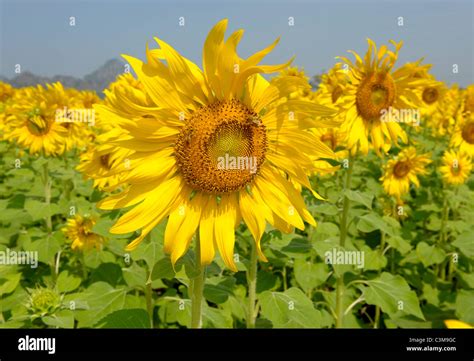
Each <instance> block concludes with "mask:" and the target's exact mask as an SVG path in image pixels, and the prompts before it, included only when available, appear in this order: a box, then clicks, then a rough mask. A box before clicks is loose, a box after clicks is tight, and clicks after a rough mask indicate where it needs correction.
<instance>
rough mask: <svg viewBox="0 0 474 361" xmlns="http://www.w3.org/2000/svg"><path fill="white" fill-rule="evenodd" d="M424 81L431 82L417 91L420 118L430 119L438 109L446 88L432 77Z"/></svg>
mask: <svg viewBox="0 0 474 361" xmlns="http://www.w3.org/2000/svg"><path fill="white" fill-rule="evenodd" d="M426 79H427V80H428V81H429V80H431V81H430V82H429V83H427V84H425V85H424V86H422V87H420V89H419V97H420V98H421V99H422V107H421V108H420V110H421V115H422V116H426V117H430V116H432V115H433V113H434V112H436V110H437V109H438V107H439V104H440V103H441V100H442V99H443V98H444V96H445V94H446V91H447V88H446V85H445V84H444V83H442V82H438V81H436V80H435V79H434V77H433V76H429V77H427V78H426Z"/></svg>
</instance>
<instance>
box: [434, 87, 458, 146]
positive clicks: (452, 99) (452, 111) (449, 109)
mask: <svg viewBox="0 0 474 361" xmlns="http://www.w3.org/2000/svg"><path fill="white" fill-rule="evenodd" d="M460 107H461V92H460V90H459V87H458V86H457V85H453V86H452V87H451V88H449V89H447V90H446V91H445V93H444V96H443V97H442V98H441V99H440V101H439V102H438V106H437V108H436V110H435V111H434V112H433V113H432V114H431V116H430V117H428V119H427V125H428V126H429V127H430V128H431V131H432V133H433V134H434V135H435V136H441V137H442V136H445V135H446V134H452V132H453V130H454V126H455V124H456V118H457V115H458V112H459V109H460Z"/></svg>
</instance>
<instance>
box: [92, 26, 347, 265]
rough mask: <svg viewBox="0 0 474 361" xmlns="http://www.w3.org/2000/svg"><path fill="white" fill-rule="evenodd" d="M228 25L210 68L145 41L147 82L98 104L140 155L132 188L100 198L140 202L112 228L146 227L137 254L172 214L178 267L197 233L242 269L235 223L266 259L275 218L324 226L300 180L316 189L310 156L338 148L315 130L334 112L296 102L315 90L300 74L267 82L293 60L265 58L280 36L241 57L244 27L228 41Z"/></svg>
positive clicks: (109, 204) (126, 178) (169, 231)
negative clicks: (266, 61)
mask: <svg viewBox="0 0 474 361" xmlns="http://www.w3.org/2000/svg"><path fill="white" fill-rule="evenodd" d="M226 28H227V20H222V21H220V22H219V23H218V24H217V25H215V26H214V28H213V29H212V30H211V31H210V33H209V35H208V37H207V39H206V42H205V44H204V52H203V70H201V69H200V68H199V67H198V66H197V65H196V64H194V63H192V62H191V61H190V60H188V59H186V58H185V57H183V56H182V55H181V54H179V53H178V52H177V51H176V50H175V49H173V48H172V47H171V46H170V45H168V44H167V43H166V42H164V41H163V40H161V39H155V40H156V41H157V43H158V45H159V47H160V48H159V49H155V50H150V49H148V48H147V51H146V55H147V62H146V63H144V62H142V61H141V60H138V59H136V58H133V57H131V56H124V57H125V59H126V60H127V61H128V62H129V63H130V64H131V66H132V67H133V69H134V71H135V73H136V74H137V76H138V79H139V82H138V83H137V84H139V85H140V86H139V87H140V89H135V90H132V91H123V92H120V95H117V99H118V97H120V100H121V104H118V103H117V102H114V101H111V102H108V103H107V104H105V105H99V106H96V107H95V109H96V110H97V111H98V116H99V118H101V119H107V120H108V121H110V122H113V123H114V124H115V125H116V127H117V128H120V129H121V130H122V131H123V133H121V134H115V135H110V136H109V137H108V139H107V143H108V144H112V145H114V146H116V147H118V148H125V149H128V150H131V151H132V152H133V153H132V154H131V155H130V156H129V159H130V167H129V168H128V169H126V170H125V171H124V173H123V174H122V177H121V179H120V182H119V184H118V185H120V186H123V187H124V191H122V192H120V193H117V194H114V195H113V196H110V197H109V198H106V199H105V200H103V201H102V202H100V204H99V206H100V207H101V208H103V209H116V208H123V207H132V208H131V209H130V210H129V211H128V212H127V213H125V214H124V215H123V216H122V217H121V218H120V219H119V220H118V221H117V223H116V224H115V225H114V226H113V227H112V229H111V232H112V233H119V234H120V233H129V232H132V231H135V230H139V229H141V234H140V236H139V237H138V238H136V239H135V240H133V241H132V243H130V244H129V245H128V247H127V249H128V250H131V249H133V248H135V247H137V246H138V244H139V243H140V242H141V241H142V240H143V238H144V237H145V236H146V235H147V234H148V233H149V232H150V231H151V230H152V229H153V227H155V226H156V225H157V224H158V223H159V222H161V221H163V220H164V219H165V218H167V217H168V222H167V226H166V231H165V239H164V247H165V251H166V252H167V253H169V254H170V255H171V260H172V262H173V263H174V262H176V261H177V260H178V259H179V258H180V257H181V256H183V255H184V253H185V252H186V251H187V249H188V248H189V246H190V244H191V241H192V238H193V235H194V234H195V233H196V232H199V236H200V242H201V247H200V252H201V255H200V259H201V262H202V264H209V263H210V262H211V261H212V260H213V259H214V256H215V253H216V251H219V253H220V255H221V258H222V260H223V261H224V262H225V264H226V265H227V266H228V267H229V268H231V269H232V270H236V266H235V263H234V255H233V251H234V242H235V235H234V229H235V228H236V227H237V226H238V225H239V224H240V222H241V220H243V221H244V222H245V223H246V224H247V225H248V227H249V229H250V231H251V233H252V235H253V237H254V239H255V241H256V244H257V250H258V252H259V256H260V258H261V259H265V256H264V255H263V253H262V251H261V249H260V239H261V237H262V234H263V232H264V230H265V224H266V222H269V223H270V224H272V225H273V226H274V227H276V228H278V229H281V230H282V231H284V232H291V231H292V230H293V227H297V228H299V229H303V228H304V222H308V223H310V224H315V221H314V219H313V217H312V216H311V215H310V213H309V212H308V211H307V209H306V207H305V204H304V201H303V198H302V197H301V195H300V194H299V192H298V191H297V190H296V189H295V187H294V186H293V185H292V181H296V182H297V183H298V184H300V185H303V186H305V187H307V188H309V189H311V185H310V183H309V180H308V177H307V174H309V173H310V172H311V171H312V169H314V164H313V162H312V157H314V156H318V155H319V156H321V155H324V156H325V157H328V158H331V157H333V156H334V153H333V152H332V150H331V149H330V148H329V147H327V145H325V144H324V143H323V142H321V141H320V140H319V139H317V138H316V137H315V136H314V134H312V133H310V132H308V131H306V130H307V129H311V128H314V127H317V126H320V127H332V126H336V125H337V124H338V123H337V122H336V121H334V120H332V119H330V117H331V116H332V115H333V114H334V110H333V109H330V108H328V107H325V106H321V105H318V104H316V103H313V102H308V101H305V100H301V99H291V97H290V96H289V95H290V94H291V93H293V92H295V91H298V89H300V88H305V87H308V86H309V85H308V83H307V81H306V80H305V79H302V78H301V77H298V76H291V75H287V76H281V78H280V79H279V81H276V82H272V83H269V82H268V81H267V80H265V78H264V77H263V76H262V75H261V74H265V73H275V72H278V71H281V70H283V69H285V68H287V67H288V65H289V64H290V62H291V61H289V62H287V63H284V64H280V65H260V64H259V63H260V62H261V61H262V59H263V58H264V57H265V56H266V55H267V54H268V53H270V52H271V51H272V49H273V48H274V47H275V46H276V44H277V43H278V40H276V41H275V42H274V43H273V44H271V45H269V46H268V47H266V48H264V49H263V50H261V51H259V52H257V53H255V54H254V55H252V56H250V57H248V58H247V59H242V58H240V56H239V55H238V54H237V51H236V48H237V45H238V43H239V42H240V39H241V37H242V34H243V31H242V30H238V31H236V32H234V33H233V34H232V35H230V36H229V38H228V39H227V40H224V34H225V31H226ZM117 94H118V93H117ZM308 144H314V146H313V147H308V146H307V145H308ZM290 178H291V181H290V180H289V179H290ZM313 192H314V191H313ZM314 194H316V193H315V192H314Z"/></svg>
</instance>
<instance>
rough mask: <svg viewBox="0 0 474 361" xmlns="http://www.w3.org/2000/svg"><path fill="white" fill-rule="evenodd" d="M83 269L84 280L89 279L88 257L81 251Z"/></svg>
mask: <svg viewBox="0 0 474 361" xmlns="http://www.w3.org/2000/svg"><path fill="white" fill-rule="evenodd" d="M81 268H82V277H83V278H84V280H86V279H87V267H86V256H85V254H84V251H81Z"/></svg>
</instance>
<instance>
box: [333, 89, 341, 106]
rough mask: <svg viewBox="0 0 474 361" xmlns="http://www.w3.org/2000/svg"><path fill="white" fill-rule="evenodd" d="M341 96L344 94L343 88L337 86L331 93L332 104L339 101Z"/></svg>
mask: <svg viewBox="0 0 474 361" xmlns="http://www.w3.org/2000/svg"><path fill="white" fill-rule="evenodd" d="M341 94H342V88H341V87H340V86H339V85H337V86H336V87H335V88H334V89H333V91H332V93H331V100H332V102H333V103H335V102H336V101H337V100H338V99H339V97H340V96H341Z"/></svg>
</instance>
